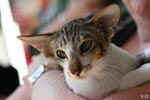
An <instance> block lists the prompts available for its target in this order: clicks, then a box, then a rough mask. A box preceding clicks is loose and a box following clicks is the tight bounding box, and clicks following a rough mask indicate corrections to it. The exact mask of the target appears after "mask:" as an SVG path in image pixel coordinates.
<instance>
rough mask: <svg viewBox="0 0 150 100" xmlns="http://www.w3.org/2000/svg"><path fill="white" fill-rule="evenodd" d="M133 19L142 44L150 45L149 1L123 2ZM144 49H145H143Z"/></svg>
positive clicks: (134, 0) (128, 0)
mask: <svg viewBox="0 0 150 100" xmlns="http://www.w3.org/2000/svg"><path fill="white" fill-rule="evenodd" d="M123 1H124V3H125V4H126V6H127V8H128V9H129V11H130V13H131V15H132V16H133V18H134V19H135V21H136V23H137V26H138V33H139V36H140V40H141V42H142V44H148V46H149V45H150V37H149V35H150V33H149V31H150V13H149V10H150V0H123ZM146 47H147V46H146ZM143 48H145V47H143Z"/></svg>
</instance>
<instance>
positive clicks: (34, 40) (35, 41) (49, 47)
mask: <svg viewBox="0 0 150 100" xmlns="http://www.w3.org/2000/svg"><path fill="white" fill-rule="evenodd" d="M56 36H57V32H54V33H47V34H38V35H23V36H18V39H20V40H22V41H23V42H25V43H27V44H29V45H31V46H33V47H34V48H36V49H37V50H39V51H40V52H42V53H43V54H44V55H45V56H46V57H49V56H53V53H52V51H53V49H54V43H55V41H56Z"/></svg>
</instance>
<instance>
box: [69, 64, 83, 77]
mask: <svg viewBox="0 0 150 100" xmlns="http://www.w3.org/2000/svg"><path fill="white" fill-rule="evenodd" d="M71 67H72V68H71V69H70V72H71V73H72V74H73V75H76V76H80V73H81V71H82V69H81V67H80V66H78V67H74V66H71Z"/></svg>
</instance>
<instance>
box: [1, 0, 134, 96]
mask: <svg viewBox="0 0 150 100" xmlns="http://www.w3.org/2000/svg"><path fill="white" fill-rule="evenodd" d="M70 1H72V0H0V79H1V80H0V96H8V95H10V94H11V93H12V92H13V91H14V90H15V89H16V87H18V86H19V85H20V84H23V81H22V78H23V76H24V75H26V74H27V73H28V65H29V64H31V62H32V60H31V57H32V56H34V55H38V54H39V52H38V51H37V50H35V49H34V48H32V47H30V46H28V45H25V44H24V45H23V44H22V43H21V41H19V40H17V38H16V37H17V36H19V35H22V34H38V33H41V32H42V31H43V30H44V29H45V28H46V27H47V26H48V25H50V24H51V23H53V22H54V21H55V19H57V18H58V17H59V16H60V15H63V13H64V11H65V10H66V9H67V7H68V4H69V2H70ZM107 1H108V3H110V4H111V3H117V4H119V5H120V7H121V21H120V24H119V25H118V27H117V30H116V36H115V37H114V38H113V42H114V43H115V44H116V45H118V46H121V45H123V44H124V43H125V41H126V40H128V38H129V37H130V36H132V35H133V33H135V31H136V25H135V23H134V21H133V19H132V17H131V16H130V15H129V13H128V11H127V9H126V8H125V7H124V5H123V3H122V1H121V0H107ZM129 26H130V27H129ZM123 31H124V32H125V33H126V34H121V33H122V32H123Z"/></svg>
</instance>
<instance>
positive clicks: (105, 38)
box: [19, 5, 120, 77]
mask: <svg viewBox="0 0 150 100" xmlns="http://www.w3.org/2000/svg"><path fill="white" fill-rule="evenodd" d="M119 18H120V9H119V7H118V6H117V5H111V6H109V7H107V8H105V9H103V10H101V11H100V12H99V13H97V14H95V15H94V16H89V17H87V18H82V19H77V20H74V21H71V22H69V23H67V24H65V25H64V26H63V27H62V28H61V30H60V31H58V32H54V33H48V34H40V35H28V36H20V37H19V39H21V40H23V41H24V42H26V43H28V44H30V45H32V46H33V47H35V48H37V49H38V50H39V51H40V52H42V53H43V54H44V55H45V57H47V58H53V59H55V61H56V62H57V64H59V65H60V66H62V67H63V68H64V70H65V71H67V72H68V73H69V74H71V75H73V76H77V77H83V76H85V73H88V71H89V70H90V69H91V68H92V67H94V66H95V64H94V63H96V61H97V60H99V59H101V58H102V57H103V56H105V52H106V51H107V48H108V46H109V44H110V42H111V39H112V37H113V35H114V28H115V27H116V25H117V23H118V21H119Z"/></svg>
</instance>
